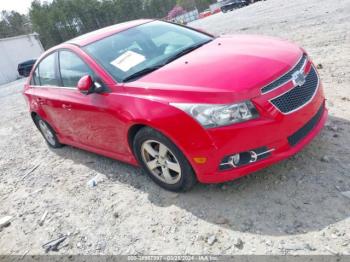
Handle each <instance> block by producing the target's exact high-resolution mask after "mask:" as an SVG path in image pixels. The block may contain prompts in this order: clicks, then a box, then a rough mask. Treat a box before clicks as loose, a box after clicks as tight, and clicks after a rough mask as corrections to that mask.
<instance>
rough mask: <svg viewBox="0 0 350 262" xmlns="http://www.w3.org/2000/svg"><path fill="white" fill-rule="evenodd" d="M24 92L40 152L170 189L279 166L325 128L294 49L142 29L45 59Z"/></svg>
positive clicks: (311, 79)
mask: <svg viewBox="0 0 350 262" xmlns="http://www.w3.org/2000/svg"><path fill="white" fill-rule="evenodd" d="M24 95H25V97H26V99H27V101H28V105H29V110H30V115H31V117H32V119H33V121H34V123H35V125H36V126H37V127H38V129H39V131H40V132H41V133H42V135H43V137H44V138H45V140H46V142H47V143H48V145H49V146H51V147H54V148H58V147H61V146H62V145H63V144H68V145H72V146H75V147H79V148H82V149H85V150H89V151H93V152H95V153H98V154H102V155H105V156H108V157H111V158H115V159H119V160H122V161H125V162H128V163H130V164H133V165H139V166H142V167H143V168H144V170H145V171H146V173H147V174H148V175H149V176H150V178H151V179H152V180H153V181H155V182H156V183H157V184H158V185H160V186H162V187H164V188H165V189H168V190H172V191H182V190H188V189H190V188H191V187H192V186H193V185H194V184H195V183H196V181H200V182H203V183H219V182H224V181H228V180H233V179H237V178H239V177H242V176H244V175H246V174H249V173H251V172H254V171H257V170H259V169H261V168H264V167H266V166H269V165H271V164H273V163H276V162H278V161H280V160H282V159H286V158H288V157H290V156H292V155H294V154H296V153H297V152H299V151H300V150H301V149H302V148H304V147H305V146H306V145H307V144H308V143H310V142H311V140H312V139H313V138H314V137H315V136H316V135H317V134H318V133H319V132H320V130H321V129H322V127H323V126H324V124H325V121H326V119H327V109H326V107H325V97H324V94H323V89H322V84H321V81H320V78H319V75H318V73H317V69H316V67H315V66H314V64H313V63H312V61H311V59H310V57H309V56H308V55H307V53H306V51H305V50H303V49H302V48H300V47H298V46H297V45H295V44H292V43H289V42H287V41H282V40H278V39H275V38H270V37H259V36H250V35H233V36H222V37H214V36H212V35H210V34H206V33H203V32H200V31H198V30H194V29H191V28H188V27H185V26H179V25H175V24H172V23H168V22H161V21H153V20H137V21H132V22H127V23H123V24H118V25H114V26H110V27H107V28H104V29H101V30H98V31H95V32H92V33H89V34H86V35H83V36H81V37H78V38H76V39H73V40H70V41H68V42H66V43H64V44H61V45H59V46H56V47H54V48H52V49H50V50H48V51H47V52H46V53H45V54H43V56H42V57H41V58H40V59H39V60H38V62H37V63H36V65H35V66H34V68H33V70H32V73H31V76H30V77H29V78H28V81H27V83H26V84H25V88H24Z"/></svg>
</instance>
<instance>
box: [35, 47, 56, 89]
mask: <svg viewBox="0 0 350 262" xmlns="http://www.w3.org/2000/svg"><path fill="white" fill-rule="evenodd" d="M55 63H56V53H53V54H51V55H49V56H47V57H46V58H44V60H43V61H41V62H40V64H39V66H38V70H36V71H35V72H37V71H38V72H39V80H40V85H41V86H58V85H59V84H58V80H57V78H56V73H55ZM37 80H38V76H37V73H36V74H35V84H36V85H38V84H39V83H38V81H37Z"/></svg>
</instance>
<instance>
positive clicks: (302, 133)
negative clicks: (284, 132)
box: [288, 104, 325, 146]
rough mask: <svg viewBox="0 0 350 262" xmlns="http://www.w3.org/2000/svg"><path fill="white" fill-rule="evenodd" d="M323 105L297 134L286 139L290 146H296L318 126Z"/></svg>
mask: <svg viewBox="0 0 350 262" xmlns="http://www.w3.org/2000/svg"><path fill="white" fill-rule="evenodd" d="M324 108H325V106H324V104H322V106H321V107H320V109H319V110H318V112H317V114H316V115H315V116H314V117H313V118H311V120H310V121H309V122H307V123H306V124H305V125H304V126H303V127H302V128H300V129H299V130H298V131H297V132H295V133H294V134H293V135H291V136H290V137H288V142H289V144H290V145H291V146H295V145H296V144H298V143H299V142H300V141H301V140H302V139H303V138H305V137H306V136H307V135H308V134H309V133H310V132H311V131H312V129H314V127H315V126H316V125H317V124H318V122H319V121H320V119H321V117H322V115H323V111H324Z"/></svg>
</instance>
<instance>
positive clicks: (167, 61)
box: [163, 40, 211, 65]
mask: <svg viewBox="0 0 350 262" xmlns="http://www.w3.org/2000/svg"><path fill="white" fill-rule="evenodd" d="M210 41H211V40H209V41H205V42H203V43H199V44H196V45H192V46H190V47H188V48H185V49H184V50H182V51H180V52H178V53H176V54H175V55H173V56H172V57H170V58H168V59H167V60H166V61H165V63H164V64H163V65H166V64H169V63H170V62H172V61H174V60H176V59H178V58H180V57H181V56H184V55H186V54H188V53H191V52H192V51H193V50H196V49H198V48H200V47H201V46H203V45H205V44H207V43H209V42H210Z"/></svg>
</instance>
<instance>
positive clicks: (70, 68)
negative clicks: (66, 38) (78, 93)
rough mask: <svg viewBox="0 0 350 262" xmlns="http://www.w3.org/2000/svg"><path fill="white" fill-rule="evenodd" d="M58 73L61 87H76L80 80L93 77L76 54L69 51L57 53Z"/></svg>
mask: <svg viewBox="0 0 350 262" xmlns="http://www.w3.org/2000/svg"><path fill="white" fill-rule="evenodd" d="M59 61H60V72H61V79H62V83H63V86H65V87H76V86H77V84H78V81H79V80H80V78H82V77H83V76H85V75H90V76H93V72H92V70H91V69H90V68H89V67H88V66H87V65H86V64H85V62H84V61H83V60H82V59H81V58H80V57H79V56H78V55H76V54H74V53H72V52H70V51H60V52H59Z"/></svg>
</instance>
